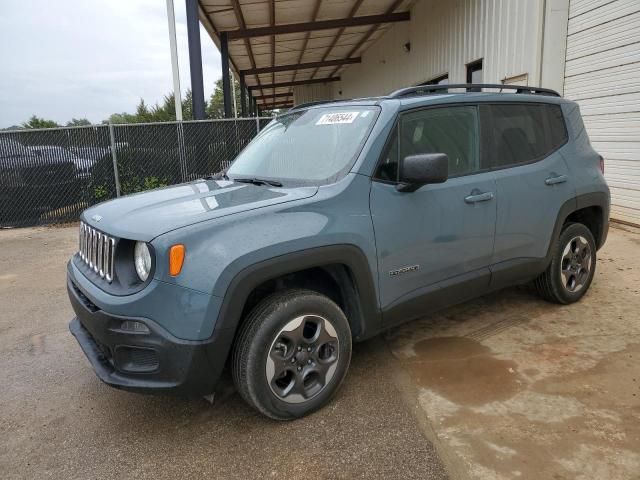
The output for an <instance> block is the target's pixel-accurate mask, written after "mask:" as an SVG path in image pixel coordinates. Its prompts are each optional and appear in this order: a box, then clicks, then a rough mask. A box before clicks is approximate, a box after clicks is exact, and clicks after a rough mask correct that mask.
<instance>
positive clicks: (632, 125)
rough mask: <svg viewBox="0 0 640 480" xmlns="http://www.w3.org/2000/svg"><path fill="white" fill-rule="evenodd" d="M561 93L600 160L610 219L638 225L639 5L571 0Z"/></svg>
mask: <svg viewBox="0 0 640 480" xmlns="http://www.w3.org/2000/svg"><path fill="white" fill-rule="evenodd" d="M564 95H565V96H566V97H567V98H570V99H572V100H576V101H577V102H578V103H579V104H580V110H581V111H582V115H583V117H584V122H585V125H586V126H587V130H588V131H589V137H590V138H591V142H592V144H593V146H594V148H595V149H596V150H597V151H598V152H599V153H600V154H601V155H602V156H603V157H604V158H605V176H606V178H607V181H608V183H609V186H610V187H611V217H612V218H615V219H617V220H622V221H625V222H630V223H633V224H636V225H640V1H638V0H614V1H610V0H571V1H570V4H569V26H568V37H567V62H566V67H565V86H564Z"/></svg>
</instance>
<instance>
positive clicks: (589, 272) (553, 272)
mask: <svg viewBox="0 0 640 480" xmlns="http://www.w3.org/2000/svg"><path fill="white" fill-rule="evenodd" d="M595 270H596V243H595V240H594V239H593V234H592V233H591V231H590V230H589V229H588V228H587V227H586V226H585V225H583V224H581V223H570V224H567V225H565V227H564V228H563V230H562V232H561V234H560V238H559V239H558V241H557V242H556V245H555V246H554V253H553V257H552V260H551V263H550V264H549V266H548V267H547V270H546V271H545V272H544V273H543V274H542V275H540V276H539V277H538V278H537V279H536V280H535V286H536V289H537V290H538V293H539V294H540V295H541V296H542V297H543V298H544V299H546V300H549V301H551V302H556V303H562V304H568V303H573V302H577V301H578V300H580V299H581V298H582V296H583V295H584V294H585V293H586V292H587V290H588V289H589V286H590V285H591V282H592V281H593V276H594V274H595Z"/></svg>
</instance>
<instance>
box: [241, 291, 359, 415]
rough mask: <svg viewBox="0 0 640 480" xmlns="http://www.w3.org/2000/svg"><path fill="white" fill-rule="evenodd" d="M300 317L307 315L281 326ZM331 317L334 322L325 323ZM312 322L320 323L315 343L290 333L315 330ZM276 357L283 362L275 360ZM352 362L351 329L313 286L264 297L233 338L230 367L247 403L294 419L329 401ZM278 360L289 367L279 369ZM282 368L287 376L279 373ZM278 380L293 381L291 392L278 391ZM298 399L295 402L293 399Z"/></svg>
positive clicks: (344, 319)
mask: <svg viewBox="0 0 640 480" xmlns="http://www.w3.org/2000/svg"><path fill="white" fill-rule="evenodd" d="M301 317H304V319H303V320H302V323H301V327H298V328H296V329H295V330H294V331H287V332H283V331H282V330H283V328H284V327H285V326H291V325H292V324H295V323H296V322H298V321H300V320H299V319H300V318H301ZM327 321H328V322H329V323H330V326H326V323H324V322H327ZM309 325H310V327H309V328H307V327H308V326H309ZM314 325H315V327H318V325H320V327H318V328H319V329H318V331H317V332H316V333H315V335H316V336H317V337H318V339H317V340H316V341H315V342H316V343H317V345H316V343H314V341H313V340H311V339H309V338H307V337H306V336H302V337H300V338H299V339H298V340H291V339H290V338H289V337H292V338H293V337H295V336H297V335H298V334H299V333H300V331H303V333H305V334H306V333H311V328H314V327H313V326H314ZM321 334H322V336H320V335H321ZM325 335H326V336H325ZM333 338H336V339H337V341H334V340H333ZM323 342H324V343H323ZM301 345H306V346H307V348H302V347H301ZM299 347H300V349H299ZM309 348H310V349H311V352H310V353H308V352H307V350H308V349H309ZM327 352H328V353H327ZM334 356H335V358H334ZM323 357H324V358H323ZM274 359H275V360H276V361H278V362H279V363H277V364H276V363H274ZM350 361H351V329H350V328H349V322H348V321H347V318H346V317H345V315H344V313H343V312H342V310H341V309H340V307H338V306H337V305H336V304H335V303H334V302H333V301H332V300H330V299H329V298H327V297H326V296H324V295H321V294H319V293H317V292H314V291H310V290H285V291H283V292H278V293H275V294H273V295H270V296H269V297H267V298H265V299H264V300H262V301H261V302H260V303H258V305H257V306H256V307H255V308H254V309H253V310H252V311H251V312H250V313H249V315H248V316H247V318H246V319H244V321H243V323H242V325H241V327H240V332H239V333H238V336H237V338H236V341H235V343H234V347H233V352H232V365H231V369H232V375H233V381H234V383H235V386H236V388H237V389H238V392H239V393H240V395H241V396H242V398H243V399H244V400H245V401H246V402H247V403H248V404H249V405H251V406H253V407H254V408H256V409H257V410H258V411H259V412H261V413H262V414H264V415H266V416H268V417H271V418H273V419H276V420H291V419H294V418H299V417H302V416H305V415H308V414H309V413H311V412H313V411H315V410H317V409H319V408H320V407H322V406H323V405H325V404H326V403H327V402H328V401H329V400H330V399H331V397H332V396H333V395H334V394H335V393H336V391H337V390H338V387H339V386H340V384H341V383H342V380H343V379H344V377H345V375H346V373H347V370H348V368H349V363H350ZM268 362H270V363H271V370H268V365H267V364H268ZM289 362H292V363H291V366H289ZM329 362H331V363H329ZM279 365H284V366H285V367H283V368H278V366H279ZM302 365H304V367H303V366H302ZM314 369H316V370H317V371H316V370H314ZM323 369H324V370H323ZM278 370H279V371H281V372H282V373H283V375H278V374H277V371H278ZM270 372H272V379H271V381H269V378H268V375H269V373H270ZM318 372H321V373H318ZM329 373H330V374H329ZM305 375H306V376H305ZM327 378H328V380H326V379H327ZM309 379H311V380H309ZM325 380H326V382H325ZM307 381H308V382H307ZM278 382H281V383H282V384H287V385H289V386H290V387H291V390H290V391H291V392H293V393H284V392H283V390H285V389H286V388H283V390H280V384H279V383H278ZM290 382H293V383H290ZM314 382H315V383H314ZM307 383H309V385H310V387H307ZM306 388H308V391H307V390H305V389H306ZM318 388H319V390H317V389H318ZM315 390H317V391H315ZM276 391H278V392H280V393H282V396H279V395H278V394H277V393H276ZM298 391H301V392H302V393H300V394H298V393H296V392H298ZM314 391H315V393H314ZM307 395H308V396H309V398H306V396H307ZM294 398H295V401H296V402H297V403H291V402H292V401H294V400H293V399H294Z"/></svg>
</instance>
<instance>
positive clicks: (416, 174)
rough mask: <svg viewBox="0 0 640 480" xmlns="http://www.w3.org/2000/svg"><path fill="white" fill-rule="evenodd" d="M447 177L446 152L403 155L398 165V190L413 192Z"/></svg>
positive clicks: (447, 158)
mask: <svg viewBox="0 0 640 480" xmlns="http://www.w3.org/2000/svg"><path fill="white" fill-rule="evenodd" d="M448 177H449V157H448V156H447V154H446V153H424V154H421V155H410V156H408V157H405V158H404V160H403V161H402V164H401V166H400V183H399V184H398V186H397V189H398V191H400V192H414V191H416V190H417V189H418V188H420V187H421V186H423V185H426V184H428V183H443V182H446V181H447V178H448Z"/></svg>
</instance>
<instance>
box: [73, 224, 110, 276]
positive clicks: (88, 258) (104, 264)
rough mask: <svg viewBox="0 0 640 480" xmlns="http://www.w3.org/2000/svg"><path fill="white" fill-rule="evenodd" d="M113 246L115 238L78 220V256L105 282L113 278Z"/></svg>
mask: <svg viewBox="0 0 640 480" xmlns="http://www.w3.org/2000/svg"><path fill="white" fill-rule="evenodd" d="M115 246H116V240H115V238H113V237H110V236H109V235H105V234H104V233H102V232H99V231H98V230H96V229H95V228H92V227H90V226H89V225H87V224H86V223H84V222H80V250H79V252H78V253H79V254H80V258H81V259H82V261H84V263H86V264H87V265H88V266H89V268H90V269H91V270H93V271H94V272H95V273H97V274H98V275H100V277H101V278H104V279H105V280H106V281H107V282H111V281H112V280H113V257H114V253H115Z"/></svg>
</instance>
